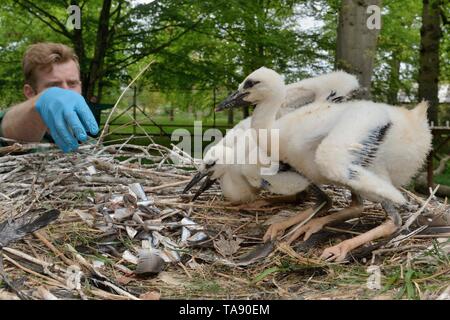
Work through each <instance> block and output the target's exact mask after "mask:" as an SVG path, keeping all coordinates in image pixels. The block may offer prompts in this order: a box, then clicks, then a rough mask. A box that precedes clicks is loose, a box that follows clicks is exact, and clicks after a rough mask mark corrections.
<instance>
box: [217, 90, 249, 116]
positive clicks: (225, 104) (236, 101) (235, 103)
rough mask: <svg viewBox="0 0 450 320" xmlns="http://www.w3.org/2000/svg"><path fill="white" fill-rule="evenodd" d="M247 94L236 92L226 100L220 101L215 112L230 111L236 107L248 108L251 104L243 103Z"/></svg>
mask: <svg viewBox="0 0 450 320" xmlns="http://www.w3.org/2000/svg"><path fill="white" fill-rule="evenodd" d="M248 95H249V93H248V92H244V93H241V92H239V90H238V91H236V92H234V93H232V94H231V95H230V96H228V98H226V99H225V100H224V101H222V102H221V103H220V104H219V105H218V106H217V108H216V111H217V112H219V111H223V110H225V109H232V108H238V107H248V106H251V105H252V103H251V102H248V101H245V100H244V98H245V97H246V96H248Z"/></svg>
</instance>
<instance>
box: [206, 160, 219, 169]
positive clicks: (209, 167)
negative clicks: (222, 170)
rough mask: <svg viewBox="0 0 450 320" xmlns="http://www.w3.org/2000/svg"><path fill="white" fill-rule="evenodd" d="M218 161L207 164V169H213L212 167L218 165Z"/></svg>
mask: <svg viewBox="0 0 450 320" xmlns="http://www.w3.org/2000/svg"><path fill="white" fill-rule="evenodd" d="M216 162H217V161H214V162H211V163H206V164H205V167H206V169H211V168H212V167H214V166H215V165H216Z"/></svg>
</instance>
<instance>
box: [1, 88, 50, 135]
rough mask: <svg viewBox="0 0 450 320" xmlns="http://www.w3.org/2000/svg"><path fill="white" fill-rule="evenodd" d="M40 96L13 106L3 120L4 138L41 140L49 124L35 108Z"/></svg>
mask: <svg viewBox="0 0 450 320" xmlns="http://www.w3.org/2000/svg"><path fill="white" fill-rule="evenodd" d="M38 99H39V96H36V97H33V98H31V99H29V100H27V101H25V102H23V103H21V104H19V105H16V106H14V107H12V108H11V109H10V110H9V111H8V112H7V113H6V114H5V115H4V117H3V120H2V122H1V126H2V134H3V137H4V138H8V139H13V140H17V141H24V142H40V141H41V140H42V138H43V137H44V135H45V132H46V131H47V126H46V125H45V123H44V122H43V121H42V118H41V116H40V115H39V113H38V111H37V110H36V108H35V103H36V101H37V100H38Z"/></svg>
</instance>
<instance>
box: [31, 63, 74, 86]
mask: <svg viewBox="0 0 450 320" xmlns="http://www.w3.org/2000/svg"><path fill="white" fill-rule="evenodd" d="M37 72H38V74H37V76H38V79H42V80H45V81H46V82H48V81H59V80H67V79H70V80H79V79H80V72H79V70H78V67H77V65H76V64H75V62H74V61H72V60H71V61H68V62H64V63H55V64H53V65H52V68H51V69H41V70H37Z"/></svg>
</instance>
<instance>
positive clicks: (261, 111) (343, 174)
mask: <svg viewBox="0 0 450 320" xmlns="http://www.w3.org/2000/svg"><path fill="white" fill-rule="evenodd" d="M285 91H286V86H285V85H284V81H283V78H282V77H281V76H280V75H278V74H277V73H276V72H275V71H273V70H270V69H267V68H261V69H258V70H256V71H255V72H253V73H252V74H251V75H250V76H248V77H247V79H245V81H244V82H243V83H242V84H241V85H240V86H239V89H238V91H237V92H236V93H234V94H233V95H231V96H230V97H229V99H227V100H226V101H224V102H223V103H222V106H225V107H228V108H230V107H237V106H239V105H241V104H242V101H244V102H245V103H251V104H256V108H255V111H254V113H253V116H252V127H253V128H255V129H278V130H279V135H280V141H279V151H280V155H279V156H280V160H281V161H283V162H285V163H288V164H289V165H290V166H292V167H293V168H294V169H296V170H298V171H299V172H301V173H302V174H303V175H304V176H305V177H307V178H308V179H309V180H310V181H311V182H312V183H313V185H315V184H334V185H340V186H345V187H348V188H349V189H350V190H352V199H353V201H352V205H351V206H350V208H347V209H344V210H342V211H340V212H337V213H334V214H332V215H329V216H324V217H321V218H317V219H313V220H312V221H310V222H308V223H307V224H305V225H304V226H302V227H301V228H299V229H298V230H296V232H295V233H294V234H293V235H292V237H290V239H289V240H288V242H289V243H291V242H292V241H294V240H295V239H296V238H298V237H299V236H301V235H304V236H305V239H307V238H309V237H310V235H311V234H313V233H316V232H317V231H319V230H321V229H322V228H323V227H324V226H325V225H328V224H331V223H334V222H336V221H346V220H348V219H350V218H354V217H358V216H360V215H361V214H362V213H363V203H362V199H361V197H364V198H366V199H368V200H371V201H374V202H381V204H382V207H383V209H384V210H385V211H386V213H387V215H388V219H387V220H386V222H385V223H383V224H382V225H381V226H379V227H377V228H375V229H373V230H371V231H369V232H367V233H365V234H362V235H360V236H357V237H355V238H353V239H349V240H346V241H343V242H341V243H340V244H338V245H337V246H334V247H331V248H328V249H326V250H325V251H324V253H323V254H322V258H324V259H327V260H329V261H332V260H336V261H342V260H344V259H345V257H346V255H347V253H348V252H350V251H351V250H353V249H355V248H357V247H359V246H361V245H363V244H365V243H367V242H370V241H372V240H375V239H378V238H380V237H385V236H389V235H392V234H393V233H395V232H396V231H397V230H398V229H399V227H400V226H401V224H402V221H401V217H400V215H399V214H398V212H397V210H396V209H395V205H401V204H404V203H405V201H406V200H405V198H404V197H403V195H402V194H401V192H400V191H399V190H398V188H399V187H400V186H403V185H405V184H406V183H408V182H409V180H410V179H411V178H412V177H413V176H414V174H415V173H416V172H417V171H418V170H419V169H420V167H421V166H422V165H423V163H424V161H425V159H426V156H427V154H428V152H429V150H430V148H431V140H432V136H431V133H430V128H429V125H428V121H427V116H426V115H427V107H428V105H427V103H425V102H424V103H421V104H419V105H418V106H417V107H416V108H415V109H414V110H407V109H405V108H400V107H393V106H389V105H387V104H382V103H374V102H370V101H354V102H346V103H341V104H335V103H331V102H329V101H322V102H315V103H312V104H309V105H307V106H305V107H303V108H300V109H298V110H295V111H293V112H291V113H288V114H287V115H285V116H283V117H282V118H280V119H278V120H277V119H276V114H277V112H278V109H279V108H280V107H281V106H282V104H283V103H284V100H283V96H284V92H285ZM269 147H270V145H269ZM316 192H317V194H318V195H319V196H320V199H321V200H323V199H326V195H325V194H324V193H323V191H321V190H320V189H319V188H318V187H317V188H316ZM318 207H319V206H317V208H318ZM313 211H314V210H312V209H310V210H306V211H304V212H302V213H300V214H299V215H298V216H296V217H294V218H293V219H289V220H287V221H285V222H282V223H278V224H274V225H272V226H271V227H270V228H269V230H268V232H267V233H266V236H265V240H268V239H275V238H276V237H277V236H278V234H280V232H281V233H282V232H284V230H286V229H287V228H289V227H290V226H293V225H295V224H297V223H299V222H301V221H303V220H304V219H306V218H307V217H309V216H310V215H311V212H313Z"/></svg>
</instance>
